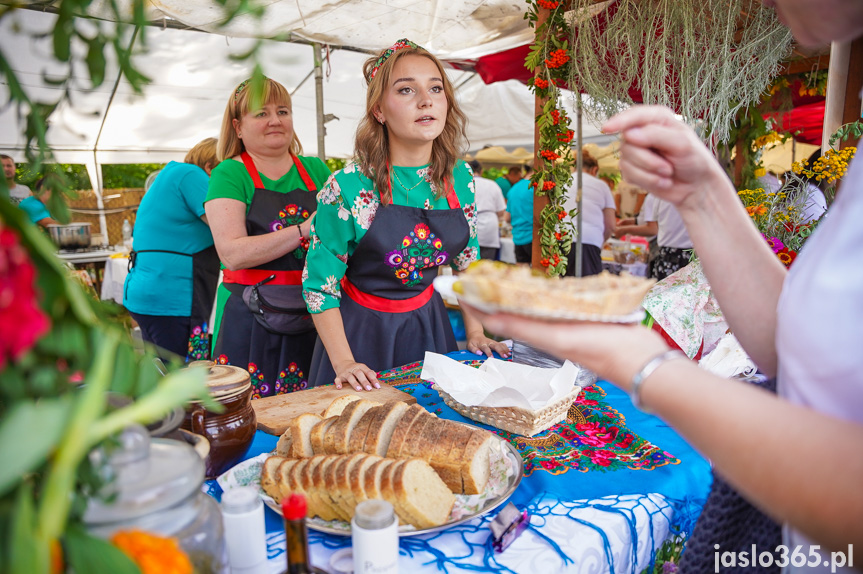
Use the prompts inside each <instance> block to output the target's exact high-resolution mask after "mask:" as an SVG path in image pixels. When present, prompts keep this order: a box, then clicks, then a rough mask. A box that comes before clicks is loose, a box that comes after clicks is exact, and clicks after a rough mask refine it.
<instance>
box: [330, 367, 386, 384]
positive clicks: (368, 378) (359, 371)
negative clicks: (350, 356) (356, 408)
mask: <svg viewBox="0 0 863 574" xmlns="http://www.w3.org/2000/svg"><path fill="white" fill-rule="evenodd" d="M334 383H335V386H336V388H337V389H340V388H342V385H343V384H348V385H350V386H352V387H353V388H354V389H355V390H357V391H362V390H366V391H370V390H372V388H375V389H379V388H381V384H380V382H378V377H377V373H375V371H373V370H372V369H370V368H369V367H367V366H366V365H364V364H362V363H354V364H353V365H352V366H350V367H348V368H347V369H345V370H344V371H343V372H342V373H340V374H339V375H338V376H337V377H336V379H335V381H334Z"/></svg>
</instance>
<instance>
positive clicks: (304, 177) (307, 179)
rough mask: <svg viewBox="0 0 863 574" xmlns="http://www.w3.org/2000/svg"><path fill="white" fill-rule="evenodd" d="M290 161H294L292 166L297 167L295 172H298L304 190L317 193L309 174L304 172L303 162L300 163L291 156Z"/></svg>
mask: <svg viewBox="0 0 863 574" xmlns="http://www.w3.org/2000/svg"><path fill="white" fill-rule="evenodd" d="M291 159H293V160H294V165H295V166H297V171H298V172H300V178H302V180H303V183H305V184H306V189H308V190H309V191H317V190H318V186H317V185H315V182H314V180H312V178H311V176H310V175H309V172H308V171H306V166H304V165H303V162H301V161H300V158H298V157H297V156H295V155H294V154H291Z"/></svg>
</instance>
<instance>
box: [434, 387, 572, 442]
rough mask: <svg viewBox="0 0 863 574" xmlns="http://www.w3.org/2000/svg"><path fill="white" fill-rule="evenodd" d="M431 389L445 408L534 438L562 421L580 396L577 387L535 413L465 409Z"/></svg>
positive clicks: (512, 410)
mask: <svg viewBox="0 0 863 574" xmlns="http://www.w3.org/2000/svg"><path fill="white" fill-rule="evenodd" d="M432 388H433V389H435V390H437V392H438V393H440V396H441V398H442V399H443V401H444V402H445V403H446V404H447V406H448V407H449V408H451V409H452V410H454V411H456V412H457V413H459V414H460V415H462V416H465V417H467V418H469V419H472V420H475V421H478V422H481V423H483V424H487V425H489V426H493V427H495V428H499V429H502V430H505V431H509V432H511V433H514V434H517V435H521V436H534V435H536V434H539V433H541V432H542V431H544V430H546V429H548V428H551V427H552V426H554V425H556V424H557V423H559V422H561V421H562V420H564V419H565V418H566V414H567V413H568V412H569V407H571V406H572V403H573V401H575V399H576V397H578V393H580V392H581V387H579V386H574V387H572V390H571V391H570V392H569V393H568V394H567V395H566V396H565V397H563V398H562V399H559V400H557V401H555V402H554V403H552V404H550V405H548V406H547V407H544V408H542V409H540V410H538V411H531V410H528V409H523V408H521V407H468V406H465V405H463V404H461V403H459V402H457V401H456V400H455V399H454V398H452V397H451V396H450V395H449V394H448V393H447V392H446V391H444V390H443V389H441V388H440V387H439V386H437V385H432Z"/></svg>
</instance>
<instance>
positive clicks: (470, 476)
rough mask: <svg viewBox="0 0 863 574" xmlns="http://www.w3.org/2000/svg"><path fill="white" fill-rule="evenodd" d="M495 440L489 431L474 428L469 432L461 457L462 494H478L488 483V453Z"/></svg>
mask: <svg viewBox="0 0 863 574" xmlns="http://www.w3.org/2000/svg"><path fill="white" fill-rule="evenodd" d="M495 440H496V438H495V436H494V435H493V434H491V433H490V432H487V431H484V430H480V429H476V430H474V431H473V433H471V437H470V440H468V443H467V446H465V450H464V455H463V456H462V458H461V461H462V464H461V483H462V492H463V493H464V494H479V493H481V492H482V491H483V490H485V485H486V484H487V483H488V479H489V474H490V472H491V471H490V469H489V455H490V450H491V445H492V443H493V442H494V441H495Z"/></svg>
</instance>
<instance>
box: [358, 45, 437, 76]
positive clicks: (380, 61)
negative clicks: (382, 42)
mask: <svg viewBox="0 0 863 574" xmlns="http://www.w3.org/2000/svg"><path fill="white" fill-rule="evenodd" d="M403 48H413V49H414V50H423V49H424V48H423V47H422V46H417V45H416V44H414V43H413V42H411V41H410V40H408V39H407V38H402V39H401V40H399V41H398V42H396V43H395V44H393V45H392V46H390V47H389V48H387V50H386V52H384V53H383V54H381V57H380V58H378V59H377V60H376V61H375V65H374V66H373V67H372V71H371V72H370V73H369V77H368V78H367V79H368V81H369V82H371V81H372V78H374V77H375V74H377V73H378V70H379V69H380V67H381V66H383V65H384V62H386V61H387V60H388V59H389V57H390V56H392V55H393V54H395V53H396V52H398V51H399V50H401V49H403Z"/></svg>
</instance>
